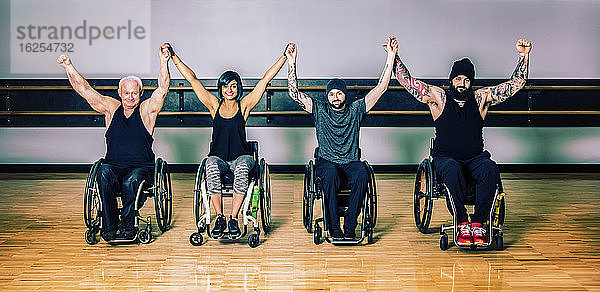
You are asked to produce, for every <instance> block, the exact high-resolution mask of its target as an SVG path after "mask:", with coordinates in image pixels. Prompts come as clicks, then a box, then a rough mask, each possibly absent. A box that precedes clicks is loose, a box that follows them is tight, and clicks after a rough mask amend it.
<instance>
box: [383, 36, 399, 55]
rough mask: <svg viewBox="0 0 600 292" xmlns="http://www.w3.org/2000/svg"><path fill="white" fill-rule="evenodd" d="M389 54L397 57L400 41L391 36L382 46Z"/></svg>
mask: <svg viewBox="0 0 600 292" xmlns="http://www.w3.org/2000/svg"><path fill="white" fill-rule="evenodd" d="M381 46H382V47H383V49H384V50H385V51H386V52H388V54H393V55H396V53H397V52H398V41H397V40H396V37H394V36H389V37H388V38H387V40H386V42H385V43H384V44H382V45H381Z"/></svg>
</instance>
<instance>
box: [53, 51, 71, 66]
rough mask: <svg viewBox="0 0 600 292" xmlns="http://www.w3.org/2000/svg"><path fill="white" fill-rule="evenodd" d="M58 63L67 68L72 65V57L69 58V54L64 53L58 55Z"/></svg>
mask: <svg viewBox="0 0 600 292" xmlns="http://www.w3.org/2000/svg"><path fill="white" fill-rule="evenodd" d="M56 63H58V64H59V65H61V66H62V67H63V68H67V67H68V66H70V65H71V58H69V55H67V54H62V55H60V56H59V57H58V59H56Z"/></svg>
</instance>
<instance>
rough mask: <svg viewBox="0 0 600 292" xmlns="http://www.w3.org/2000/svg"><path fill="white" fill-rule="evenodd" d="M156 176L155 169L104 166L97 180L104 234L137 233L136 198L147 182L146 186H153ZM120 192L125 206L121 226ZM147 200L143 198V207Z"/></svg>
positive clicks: (122, 211) (141, 202)
mask: <svg viewBox="0 0 600 292" xmlns="http://www.w3.org/2000/svg"><path fill="white" fill-rule="evenodd" d="M152 172H153V169H152V167H127V168H123V167H118V166H115V165H112V164H108V163H103V164H102V165H100V167H99V168H98V174H97V176H96V179H97V181H98V186H99V189H100V199H101V200H102V220H103V230H102V233H103V234H104V233H107V232H116V231H117V228H118V230H120V231H121V232H124V231H134V230H135V227H134V223H135V215H136V214H135V206H134V204H135V196H136V194H137V190H138V187H139V185H140V183H141V182H142V180H146V185H148V183H149V182H151V179H152V176H151V175H150V174H151V173H152ZM118 192H121V203H122V205H123V209H122V210H121V221H120V222H119V210H118V206H117V196H116V193H118ZM145 199H146V198H145V196H142V198H141V200H140V202H139V205H140V206H139V207H141V206H142V205H143V203H144V201H145Z"/></svg>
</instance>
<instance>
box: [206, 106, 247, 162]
mask: <svg viewBox="0 0 600 292" xmlns="http://www.w3.org/2000/svg"><path fill="white" fill-rule="evenodd" d="M236 103H237V105H238V111H237V113H236V114H235V115H234V116H233V117H232V118H229V119H226V118H223V117H222V116H221V113H220V112H219V110H220V109H221V105H222V104H223V102H222V101H221V102H220V103H219V107H218V108H217V113H216V114H215V117H214V119H213V130H212V142H211V143H210V153H208V155H209V156H217V157H219V158H221V159H223V160H225V161H232V160H235V159H236V158H238V157H239V156H240V155H245V154H250V149H249V148H248V142H247V141H246V120H244V116H242V109H241V108H240V103H239V102H236Z"/></svg>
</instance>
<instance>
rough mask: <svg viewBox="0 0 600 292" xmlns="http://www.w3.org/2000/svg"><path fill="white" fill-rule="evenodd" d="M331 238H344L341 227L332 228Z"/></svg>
mask: <svg viewBox="0 0 600 292" xmlns="http://www.w3.org/2000/svg"><path fill="white" fill-rule="evenodd" d="M331 238H333V240H344V233H342V230H341V229H332V230H331Z"/></svg>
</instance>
